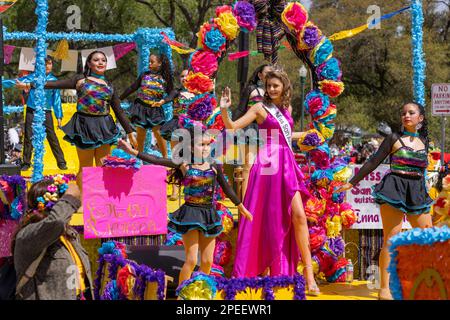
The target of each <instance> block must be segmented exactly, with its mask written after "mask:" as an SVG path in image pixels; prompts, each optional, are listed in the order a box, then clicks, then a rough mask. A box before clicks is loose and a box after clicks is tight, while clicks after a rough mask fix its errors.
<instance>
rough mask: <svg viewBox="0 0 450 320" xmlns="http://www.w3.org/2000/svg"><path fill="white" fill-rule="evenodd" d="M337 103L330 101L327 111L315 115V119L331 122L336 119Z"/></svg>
mask: <svg viewBox="0 0 450 320" xmlns="http://www.w3.org/2000/svg"><path fill="white" fill-rule="evenodd" d="M336 114H337V112H336V105H334V104H332V103H330V105H329V106H328V108H327V109H326V111H325V112H324V113H323V114H322V115H320V116H319V115H315V116H314V117H312V119H313V121H318V122H322V123H324V122H331V121H334V119H335V118H336Z"/></svg>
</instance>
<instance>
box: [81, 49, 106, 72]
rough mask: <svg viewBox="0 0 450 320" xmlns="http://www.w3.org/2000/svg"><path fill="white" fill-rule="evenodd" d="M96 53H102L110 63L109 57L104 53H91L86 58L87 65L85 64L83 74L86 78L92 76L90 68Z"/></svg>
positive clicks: (97, 51)
mask: <svg viewBox="0 0 450 320" xmlns="http://www.w3.org/2000/svg"><path fill="white" fill-rule="evenodd" d="M96 53H101V54H102V55H103V56H104V57H105V59H106V61H108V57H107V56H106V54H105V53H104V52H103V51H99V50H95V51H92V52H91V53H89V55H88V56H87V58H86V63H85V64H84V71H83V74H84V76H85V77H88V76H90V75H91V68H90V67H89V63H90V62H91V60H92V57H93V56H94V54H96Z"/></svg>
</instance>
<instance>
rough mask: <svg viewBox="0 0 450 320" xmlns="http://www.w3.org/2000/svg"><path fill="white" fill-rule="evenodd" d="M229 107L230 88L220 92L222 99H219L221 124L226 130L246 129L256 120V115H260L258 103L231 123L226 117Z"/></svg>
mask: <svg viewBox="0 0 450 320" xmlns="http://www.w3.org/2000/svg"><path fill="white" fill-rule="evenodd" d="M230 106H231V92H230V88H228V87H227V88H225V90H224V91H223V92H222V97H221V98H220V113H221V114H222V119H223V123H224V124H225V128H227V129H233V130H236V129H242V128H245V127H247V126H248V125H249V124H251V123H252V122H253V121H255V120H256V119H257V118H258V114H260V113H261V110H262V109H263V108H262V105H261V104H260V103H258V104H256V105H254V106H253V107H252V108H250V109H249V110H248V111H247V112H246V113H245V114H244V115H243V116H242V117H240V118H239V119H236V121H232V120H231V119H230V117H229V116H228V112H227V110H228V108H229V107H230Z"/></svg>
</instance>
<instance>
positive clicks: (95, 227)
mask: <svg viewBox="0 0 450 320" xmlns="http://www.w3.org/2000/svg"><path fill="white" fill-rule="evenodd" d="M166 173H167V171H166V169H165V168H164V167H161V166H142V167H141V169H140V170H139V171H138V172H133V171H132V170H130V169H125V168H101V167H97V168H83V216H84V237H85V238H87V239H89V238H109V237H131V236H142V235H157V234H166V233H167V200H166V197H167V188H166V183H165V180H166Z"/></svg>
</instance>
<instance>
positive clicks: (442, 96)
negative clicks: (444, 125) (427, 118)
mask: <svg viewBox="0 0 450 320" xmlns="http://www.w3.org/2000/svg"><path fill="white" fill-rule="evenodd" d="M431 102H432V113H433V116H444V117H448V116H450V83H434V84H433V85H432V86H431Z"/></svg>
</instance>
